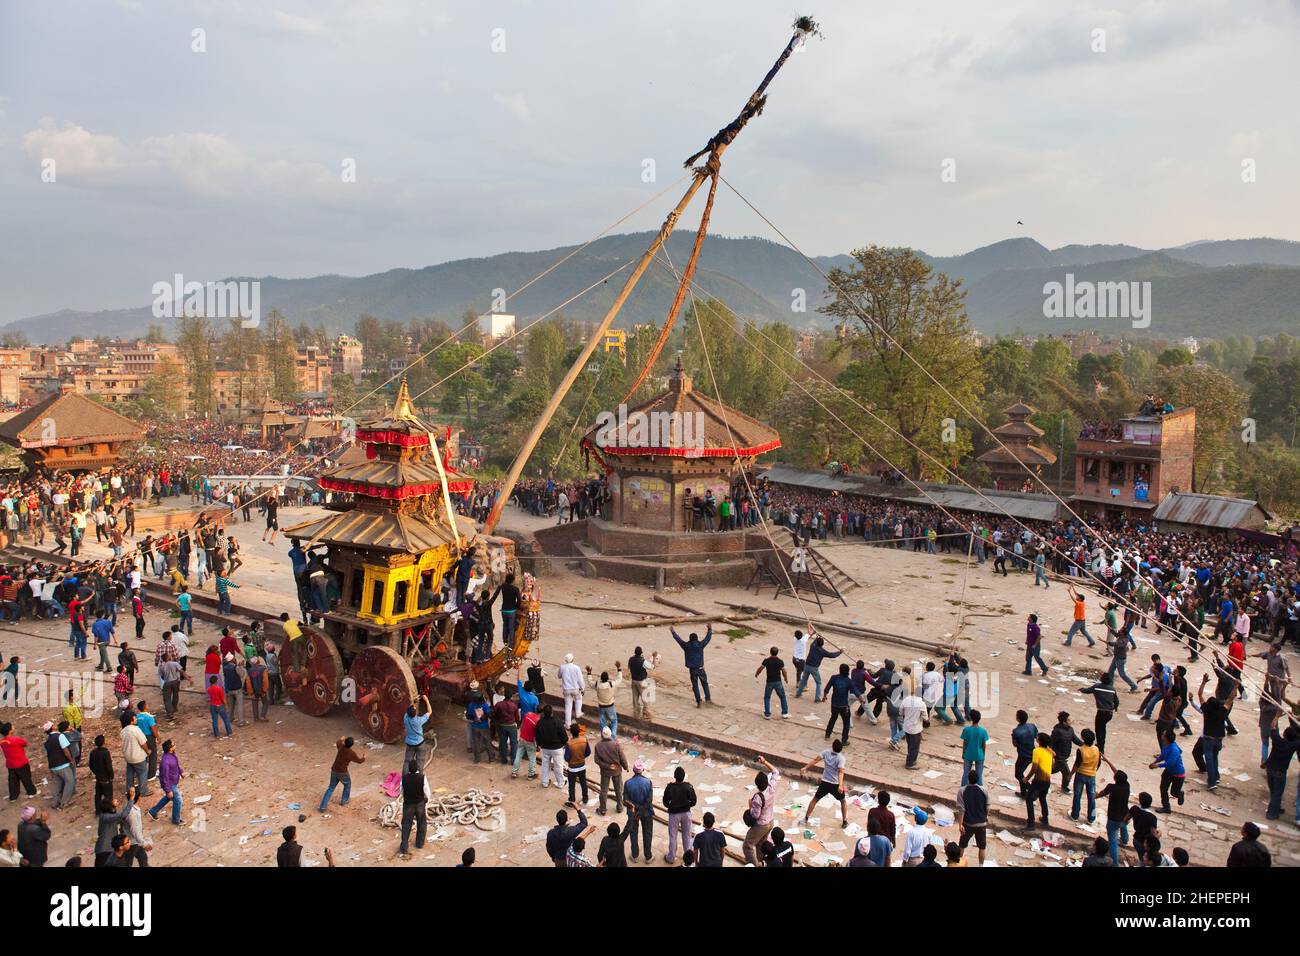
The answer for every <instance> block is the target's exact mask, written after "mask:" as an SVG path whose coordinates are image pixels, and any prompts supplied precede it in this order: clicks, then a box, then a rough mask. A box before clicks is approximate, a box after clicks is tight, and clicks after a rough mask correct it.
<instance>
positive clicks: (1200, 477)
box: [1155, 365, 1246, 491]
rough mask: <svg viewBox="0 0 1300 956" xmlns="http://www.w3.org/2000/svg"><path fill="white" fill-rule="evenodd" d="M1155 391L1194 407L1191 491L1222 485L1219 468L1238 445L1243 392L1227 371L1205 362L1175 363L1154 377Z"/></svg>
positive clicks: (1181, 405)
mask: <svg viewBox="0 0 1300 956" xmlns="http://www.w3.org/2000/svg"><path fill="white" fill-rule="evenodd" d="M1155 387H1156V395H1157V396H1159V397H1160V398H1162V399H1164V401H1166V402H1169V403H1171V404H1172V405H1173V406H1174V407H1175V408H1185V407H1187V406H1189V405H1192V406H1195V408H1196V453H1195V459H1194V462H1195V463H1194V469H1195V471H1194V480H1193V486H1194V487H1193V489H1192V490H1193V491H1206V490H1207V489H1209V488H1211V487H1222V486H1223V483H1224V479H1223V468H1224V466H1225V464H1227V463H1228V462H1230V461H1231V460H1233V459H1234V458H1235V456H1236V452H1237V451H1238V449H1239V448H1240V446H1241V436H1240V432H1241V418H1242V415H1243V414H1245V403H1246V402H1245V400H1246V396H1245V393H1244V392H1243V391H1242V390H1241V388H1240V387H1238V385H1237V383H1236V382H1234V381H1233V380H1232V377H1231V376H1230V375H1227V374H1225V373H1223V372H1220V371H1219V370H1218V369H1215V368H1210V366H1208V365H1176V366H1173V367H1166V368H1165V369H1163V370H1162V371H1161V373H1160V375H1159V377H1158V378H1157V379H1156V385H1155Z"/></svg>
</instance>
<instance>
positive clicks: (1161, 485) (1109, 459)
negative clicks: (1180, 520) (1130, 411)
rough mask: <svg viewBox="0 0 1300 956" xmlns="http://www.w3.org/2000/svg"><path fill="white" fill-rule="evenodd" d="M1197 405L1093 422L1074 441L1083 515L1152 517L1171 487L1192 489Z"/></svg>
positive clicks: (1076, 498)
mask: <svg viewBox="0 0 1300 956" xmlns="http://www.w3.org/2000/svg"><path fill="white" fill-rule="evenodd" d="M1195 450H1196V409H1195V408H1192V407H1188V408H1179V409H1175V410H1174V411H1171V412H1168V413H1166V414H1163V415H1161V414H1154V415H1133V416H1130V417H1128V418H1121V419H1120V420H1119V421H1117V422H1113V423H1111V422H1102V423H1096V422H1094V423H1089V424H1088V425H1086V426H1085V427H1084V430H1083V432H1082V433H1081V434H1080V435H1079V438H1078V441H1077V442H1076V443H1075V453H1074V454H1075V472H1074V481H1075V485H1074V488H1075V494H1074V496H1073V497H1072V498H1071V499H1070V500H1071V502H1073V503H1074V504H1075V505H1076V506H1077V508H1078V510H1079V511H1080V513H1081V514H1084V515H1085V516H1087V515H1088V514H1092V515H1100V516H1104V517H1113V518H1123V517H1129V518H1144V519H1146V520H1150V518H1151V515H1152V514H1153V513H1154V511H1155V509H1156V506H1158V505H1159V504H1160V502H1161V501H1163V500H1164V498H1165V497H1166V496H1167V495H1168V494H1170V492H1174V491H1179V492H1189V491H1192V490H1193V488H1192V480H1193V467H1192V465H1193V456H1194V453H1195Z"/></svg>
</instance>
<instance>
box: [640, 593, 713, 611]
mask: <svg viewBox="0 0 1300 956" xmlns="http://www.w3.org/2000/svg"><path fill="white" fill-rule="evenodd" d="M650 597H651V598H653V599H654V600H655V602H656V603H658V604H666V605H668V606H669V607H672V608H676V609H677V610H679V611H685V612H686V613H687V614H700V613H702V612H700V611H697V610H695V608H693V607H687V606H686V605H685V604H678V603H677V602H676V601H670V600H668V599H667V598H666V597H663V596H662V595H659V594H652V595H650Z"/></svg>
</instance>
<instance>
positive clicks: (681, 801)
mask: <svg viewBox="0 0 1300 956" xmlns="http://www.w3.org/2000/svg"><path fill="white" fill-rule="evenodd" d="M693 806H695V788H694V787H692V786H691V785H690V784H689V783H687V782H686V781H682V782H681V783H678V782H677V781H676V780H674V781H673V782H672V783H670V784H668V786H666V787H664V809H665V810H667V811H668V812H669V813H685V812H686V811H687V810H689V809H690V808H691V807H693Z"/></svg>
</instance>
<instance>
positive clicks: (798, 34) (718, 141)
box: [483, 17, 817, 534]
mask: <svg viewBox="0 0 1300 956" xmlns="http://www.w3.org/2000/svg"><path fill="white" fill-rule="evenodd" d="M816 32H817V25H816V23H814V22H813V21H812V19H811V18H809V17H800V18H799V19H798V20H796V21H795V26H794V35H793V36H791V37H790V41H789V42H788V43H787V44H786V45H785V49H784V50H782V51H781V55H780V56H779V57H778V58H777V60H776V62H775V63H774V64H772V68H771V69H770V70H768V71H767V75H766V76H764V77H763V81H762V82H761V83H760V84H759V85H758V88H757V89H756V90H754V92H753V93H751V94H750V96H749V99H748V100H746V101H745V106H744V108H743V109H741V111H740V115H738V116H737V117H736V118H735V119H734V120H732V122H731V123H729V124H728V125H726V126H724V127H723V128H722V129H720V130H719V131H718V132H717V133H716V134H714V136H713V138H712V139H710V140H709V142H708V144H707V145H706V146H705V147H704V149H702V150H700V151H699V152H698V153H695V154H694V155H693V156H691V157H690V158H689V159H688V160H686V164H685V165H686V166H687V167H690V166H691V164H692V163H693V162H694V161H695V160H696V159H698V158H699V157H700V156H703V155H704V154H705V153H708V154H709V158H708V161H707V162H706V163H705V164H704V165H703V166H700V167H696V169H695V175H694V176H693V177H692V179H691V184H690V186H689V187H688V188H687V190H686V192H685V193H684V194H683V195H682V198H681V199H680V200H678V202H677V205H676V206H674V207H673V211H672V212H670V213H669V214H668V217H667V218H666V219H664V223H663V225H662V226H660V227H659V232H658V233H657V234H656V235H655V237H654V239H653V240H652V241H651V243H650V246H649V248H647V249H646V251H645V253H644V255H642V256H641V259H640V260H639V261H638V262H637V264H636V268H635V269H633V270H632V274H631V275H629V276H628V277H627V280H626V281H625V282H624V283H623V288H622V290H621V291H620V292H619V294H618V297H617V298H616V299H615V300H614V301H613V303H612V304H611V305H610V307H609V309H608V311H606V312H605V317H604V318H603V319H601V321H600V325H598V326H597V327H596V330H595V332H593V333H592V336H591V339H590V340H589V341H588V342H587V344H586V346H585V347H584V348H583V350H582V353H581V354H580V355H579V356H578V358H577V359H576V360H575V361H574V363H573V365H572V366H571V367H570V368H569V370H568V371H567V372H565V374H564V378H563V379H562V380H561V382H560V384H559V386H558V387H557V388H556V389H555V393H554V394H553V395H552V396H551V400H550V401H549V402H547V403H546V408H545V410H544V411H543V412H542V414H541V415H540V416H539V417H538V419H537V421H536V422H534V423H533V427H532V430H531V431H529V433H528V437H527V438H526V439H524V443H523V445H522V446H521V447H520V449H519V453H518V454H517V455H515V460H514V462H513V463H512V464H511V465H510V472H509V474H507V475H506V481H505V484H504V485H502V487H501V491H500V492H499V493H498V495H497V499H496V501H495V502H494V503H493V505H492V511H491V512H490V513H489V514H488V516H487V520H486V521H484V522H483V533H484V534H491V533H492V529H493V528H495V527H496V525H497V522H498V521H499V520H501V512H502V510H503V509H504V508H505V506H506V502H507V501H508V500H510V494H511V492H513V491H514V488H515V484H516V483H517V482H518V481H519V476H520V475H521V474H522V473H523V470H524V466H525V465H526V464H527V463H528V459H529V458H530V457H531V456H532V454H533V449H535V448H536V447H537V443H538V441H540V440H541V437H542V433H543V432H545V431H546V427H547V426H548V425H549V424H550V423H551V419H552V418H553V417H554V415H555V412H556V411H557V410H558V409H559V407H560V404H561V403H562V402H563V401H564V398H565V396H566V395H568V393H569V389H570V388H572V387H573V383H574V382H575V381H577V378H578V376H579V375H580V374H581V373H582V370H583V368H584V367H585V366H586V364H587V360H588V359H590V358H591V354H592V353H593V352H594V351H596V346H598V345H599V344H600V343H601V341H602V340H603V339H604V337H605V333H606V332H607V331H609V327H610V325H612V324H613V322H614V319H615V318H616V317H617V316H618V313H619V311H620V310H621V309H622V308H623V304H624V303H625V302H627V300H628V297H629V296H631V294H632V291H633V290H634V289H635V288H636V285H637V283H638V282H639V281H641V276H642V275H644V274H645V271H646V269H647V268H649V266H650V262H651V261H652V260H653V259H654V257H655V254H656V253H657V252H658V251H659V248H660V247H661V246H662V245H663V244H664V242H665V241H666V240H667V239H668V237H669V236H670V235H672V231H673V229H674V228H675V227H676V225H677V220H678V219H679V218H680V217H681V214H682V213H683V212H684V211H685V210H686V207H687V206H689V205H690V203H691V200H692V199H694V198H695V194H696V193H697V192H699V190H700V186H702V185H703V184H704V181H705V180H706V179H708V180H714V179H715V177H716V176H717V175H718V166H719V161H720V160H721V159H722V154H723V152H725V151H726V149H727V147H728V146H730V145H731V143H732V141H733V140H734V139H735V138H736V136H737V134H739V133H740V131H741V130H742V129H744V128H745V124H746V123H748V122H749V121H750V120H751V119H752V118H753V117H755V116H757V115H758V114H759V113H761V112H762V111H763V106H764V104H765V102H766V99H767V97H766V95H765V93H766V90H767V86H768V84H769V83H771V82H772V78H773V77H774V76H776V74H777V71H779V70H780V69H781V67H783V66H784V65H785V62H786V61H787V60H788V59H789V58H790V54H791V53H792V52H793V51H794V49H795V48H796V46H797V45H798V44H799V43H800V42H802V41H803V40H804V39H805V38H806V37H808V36H810V35H813V34H815V33H816ZM707 222H708V220H707V218H706V219H705V220H704V224H703V225H707Z"/></svg>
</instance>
